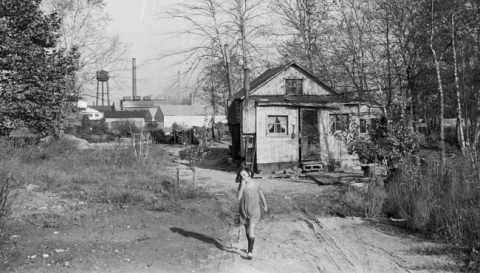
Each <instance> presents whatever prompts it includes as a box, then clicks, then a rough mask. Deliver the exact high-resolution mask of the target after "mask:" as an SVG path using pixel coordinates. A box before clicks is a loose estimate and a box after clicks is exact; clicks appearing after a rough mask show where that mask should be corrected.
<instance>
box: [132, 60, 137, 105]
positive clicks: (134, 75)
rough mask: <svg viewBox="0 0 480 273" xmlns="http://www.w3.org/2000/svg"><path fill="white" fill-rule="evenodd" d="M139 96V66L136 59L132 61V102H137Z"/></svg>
mask: <svg viewBox="0 0 480 273" xmlns="http://www.w3.org/2000/svg"><path fill="white" fill-rule="evenodd" d="M136 95H137V64H136V59H135V58H133V59H132V100H135V96H136Z"/></svg>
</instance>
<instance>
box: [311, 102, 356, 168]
mask: <svg viewBox="0 0 480 273" xmlns="http://www.w3.org/2000/svg"><path fill="white" fill-rule="evenodd" d="M339 106H341V105H339ZM358 112H359V108H358V106H341V109H339V110H335V111H329V110H321V111H319V114H318V120H319V122H320V124H319V128H320V147H321V153H322V156H321V157H322V159H323V161H325V163H327V162H328V160H332V159H333V160H339V161H342V165H343V166H352V161H353V160H355V159H357V156H356V155H349V154H348V152H347V148H346V146H345V143H343V141H341V140H338V139H337V138H336V137H335V134H334V133H332V132H331V131H330V114H351V116H350V117H351V118H352V119H354V120H355V122H356V123H357V124H358V116H357V115H358Z"/></svg>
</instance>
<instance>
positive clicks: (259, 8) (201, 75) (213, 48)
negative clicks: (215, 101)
mask: <svg viewBox="0 0 480 273" xmlns="http://www.w3.org/2000/svg"><path fill="white" fill-rule="evenodd" d="M244 1H245V0H199V1H195V2H188V3H187V2H185V3H178V4H176V5H174V6H173V7H170V8H168V9H167V10H165V11H163V12H161V13H159V14H158V17H159V18H160V19H161V20H177V22H178V21H181V22H183V23H184V24H185V27H184V28H183V29H181V30H178V31H174V32H171V33H169V34H170V35H171V36H172V37H174V38H178V37H183V39H188V41H189V43H188V44H189V45H187V46H186V47H184V48H181V49H179V50H174V51H172V52H169V53H166V54H164V55H162V56H160V57H159V58H158V59H159V60H162V59H166V58H172V57H180V58H179V60H178V61H176V62H175V63H174V64H173V65H182V64H185V65H183V67H185V69H184V70H183V71H182V78H183V80H182V81H184V82H188V83H189V84H190V86H191V87H192V88H193V90H194V91H199V90H202V87H203V86H208V85H209V84H210V80H209V78H208V75H210V74H209V71H210V70H211V68H210V67H209V66H210V65H211V64H215V65H217V64H223V65H225V61H226V60H225V53H224V51H223V46H224V44H229V45H230V55H231V59H232V66H233V70H234V72H238V71H239V70H240V69H241V68H240V67H239V65H241V64H242V63H244V62H245V59H247V60H248V61H249V62H250V63H252V64H253V67H254V68H258V67H260V66H261V65H262V60H263V59H264V58H265V56H266V49H267V48H268V46H267V44H266V43H264V41H263V40H262V39H263V38H264V37H265V35H267V33H268V29H269V24H268V20H267V15H268V14H267V9H266V8H265V6H266V5H267V2H266V1H261V0H253V1H247V2H246V3H247V4H246V5H245V4H244ZM233 74H234V75H240V73H233ZM206 75H207V77H206ZM240 81H241V78H240V77H239V76H237V77H234V78H233V82H234V85H236V86H237V87H238V86H239V85H238V84H239V83H240Z"/></svg>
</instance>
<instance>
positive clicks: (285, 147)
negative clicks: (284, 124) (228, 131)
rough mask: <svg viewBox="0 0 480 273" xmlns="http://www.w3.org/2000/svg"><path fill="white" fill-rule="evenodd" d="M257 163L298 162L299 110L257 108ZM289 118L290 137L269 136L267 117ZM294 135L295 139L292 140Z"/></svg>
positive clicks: (289, 108)
mask: <svg viewBox="0 0 480 273" xmlns="http://www.w3.org/2000/svg"><path fill="white" fill-rule="evenodd" d="M256 112H257V135H256V136H257V142H256V146H257V163H258V164H263V163H273V162H298V160H299V158H298V151H299V146H298V109H297V108H292V107H257V111H256ZM268 115H285V116H288V135H285V136H269V135H267V116H268ZM292 133H295V138H294V139H292Z"/></svg>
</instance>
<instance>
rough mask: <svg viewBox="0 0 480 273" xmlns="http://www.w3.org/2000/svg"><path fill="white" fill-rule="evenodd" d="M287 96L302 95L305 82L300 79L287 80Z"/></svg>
mask: <svg viewBox="0 0 480 273" xmlns="http://www.w3.org/2000/svg"><path fill="white" fill-rule="evenodd" d="M285 86H286V89H287V90H286V91H287V92H286V94H287V95H301V94H302V87H303V80H301V79H300V80H299V79H295V80H294V79H287V80H285Z"/></svg>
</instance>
